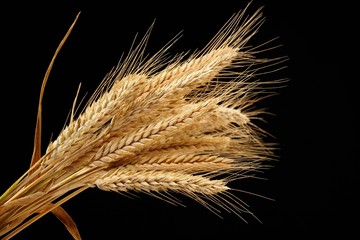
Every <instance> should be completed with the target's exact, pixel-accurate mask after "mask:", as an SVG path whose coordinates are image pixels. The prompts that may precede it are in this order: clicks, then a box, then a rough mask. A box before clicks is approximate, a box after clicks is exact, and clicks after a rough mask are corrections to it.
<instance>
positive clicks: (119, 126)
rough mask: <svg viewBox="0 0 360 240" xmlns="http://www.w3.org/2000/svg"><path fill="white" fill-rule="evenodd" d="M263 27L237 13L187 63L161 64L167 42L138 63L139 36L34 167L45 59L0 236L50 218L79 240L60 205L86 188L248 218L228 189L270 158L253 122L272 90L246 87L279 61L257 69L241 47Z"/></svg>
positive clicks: (180, 59)
mask: <svg viewBox="0 0 360 240" xmlns="http://www.w3.org/2000/svg"><path fill="white" fill-rule="evenodd" d="M263 21H264V17H263V16H262V12H261V9H259V10H257V11H255V13H253V14H252V15H247V9H245V10H242V11H240V12H239V13H237V14H234V15H233V16H232V17H231V18H230V19H229V21H228V22H227V23H226V24H225V25H224V27H223V28H222V29H220V31H219V32H218V34H217V35H216V36H215V37H214V38H213V39H212V40H211V41H210V42H209V44H208V45H206V46H205V47H204V48H203V49H202V50H200V51H196V52H194V53H192V54H191V55H190V56H188V57H187V58H186V54H184V53H181V54H179V55H177V56H175V57H173V58H172V59H169V58H166V57H165V55H166V54H167V50H168V48H169V47H171V45H172V44H173V43H174V41H175V40H177V37H175V38H174V41H171V42H169V44H168V45H166V46H165V47H164V48H162V49H160V51H159V52H158V53H156V54H155V55H154V56H152V57H150V58H145V57H144V51H145V46H146V43H147V39H148V38H149V32H148V33H146V34H145V36H144V38H143V39H142V40H141V41H140V43H139V45H138V47H135V48H134V50H132V51H130V52H129V55H128V56H127V57H126V58H125V59H124V61H123V62H122V63H120V64H119V65H118V66H117V67H116V68H115V69H114V71H112V72H111V73H109V75H108V76H107V77H106V78H105V79H104V80H103V81H102V82H101V83H100V84H99V88H98V89H97V91H96V92H95V93H94V94H93V96H92V97H91V98H90V100H89V102H88V104H87V105H86V107H85V109H84V110H83V111H82V112H81V113H79V115H78V116H75V114H74V112H75V111H74V109H75V107H73V109H72V111H71V118H70V121H69V124H68V125H67V126H66V127H65V128H64V129H63V131H62V132H61V133H60V134H59V136H58V137H57V139H55V140H54V141H53V142H51V143H50V144H49V146H48V148H47V150H46V153H45V154H44V155H43V156H41V157H40V156H39V153H40V152H39V147H40V143H41V142H40V137H41V136H40V133H41V102H42V101H41V100H42V94H43V91H44V87H45V83H46V81H47V79H48V75H49V71H50V70H51V66H52V65H53V62H54V59H55V56H56V54H55V55H54V58H53V60H52V62H51V64H50V66H49V69H48V71H47V74H46V76H45V78H44V84H43V86H42V92H41V96H40V102H39V113H38V120H37V127H36V137H35V146H34V154H33V158H32V163H31V167H30V169H29V170H28V171H27V172H26V173H25V174H24V175H23V176H22V177H21V178H20V179H19V180H18V181H16V182H15V183H14V184H13V185H12V186H11V187H10V188H9V189H8V190H7V191H6V192H5V193H4V194H3V195H2V196H1V197H0V236H4V239H10V238H11V237H13V236H15V235H16V234H17V233H19V232H20V231H21V230H23V229H24V228H26V227H28V226H29V225H31V224H32V223H33V222H35V221H36V220H38V219H39V218H41V217H42V216H44V215H45V214H46V213H48V212H52V213H53V214H55V215H56V216H57V217H58V218H59V219H60V220H61V221H62V222H63V223H64V225H65V226H66V227H67V229H68V230H69V232H70V233H71V234H72V236H73V237H74V238H75V239H80V234H79V232H78V230H77V228H76V225H75V223H74V222H73V221H72V219H71V218H70V216H69V215H68V214H67V213H66V212H65V210H64V209H62V208H61V204H63V203H64V202H66V201H68V200H69V199H71V198H72V197H74V196H76V195H77V194H79V193H80V192H82V191H84V190H86V189H87V188H90V187H98V188H99V189H101V190H106V191H109V190H111V191H116V192H124V193H127V192H142V193H147V194H150V195H152V196H157V197H160V198H161V199H163V200H166V201H168V200H169V199H171V196H172V193H174V192H175V193H181V194H184V195H186V196H188V197H190V198H192V199H194V200H195V201H198V202H199V203H200V204H202V205H204V206H205V207H207V208H208V209H209V210H211V211H213V212H214V213H215V214H219V212H218V211H219V209H218V208H220V209H224V210H226V211H230V212H233V213H235V214H237V215H238V216H239V217H240V218H243V216H242V215H243V213H250V214H251V215H252V213H251V212H250V211H249V210H248V209H247V207H246V206H245V205H244V204H243V203H242V201H241V200H240V199H239V198H237V197H236V196H235V195H234V194H233V193H231V192H230V191H231V190H237V189H231V188H230V187H229V186H228V183H229V182H231V181H235V180H239V179H241V178H246V177H253V176H254V174H256V171H258V170H260V169H263V168H265V167H266V166H267V165H268V163H267V161H268V160H271V159H272V158H274V154H273V143H268V142H265V141H264V138H263V137H264V136H266V134H267V133H266V131H264V130H262V129H260V128H259V127H257V126H256V123H255V122H254V119H256V118H261V114H262V113H263V112H264V111H263V110H261V109H257V108H256V103H257V102H258V101H260V100H261V99H263V98H264V97H267V96H269V95H271V94H272V92H271V91H273V88H272V87H273V84H275V85H278V84H279V83H281V81H275V80H274V81H272V82H261V81H258V80H257V79H256V77H257V76H258V75H259V74H264V72H263V70H264V69H266V67H273V66H274V65H276V64H278V63H281V62H282V58H276V59H258V58H257V53H258V52H261V51H265V50H266V49H263V50H260V47H248V46H247V43H248V41H249V40H250V39H251V38H252V37H253V36H254V35H255V34H256V32H257V31H258V30H259V28H260V26H261V24H262V23H263ZM74 23H75V22H74ZM73 25H74V24H73ZM73 25H72V27H73ZM72 27H71V28H70V30H69V32H68V33H67V35H66V36H65V38H64V40H63V41H62V43H61V44H60V46H59V48H58V49H57V51H56V53H57V52H58V51H59V49H60V47H61V46H62V44H63V43H64V41H65V40H66V38H67V36H68V35H69V33H70V31H71V29H72ZM269 86H271V87H270V88H269V89H270V90H271V91H267V87H269ZM74 103H75V101H74ZM74 105H75V104H74ZM239 191H240V190H239ZM165 196H166V197H165ZM170 201H173V202H176V200H174V199H173V200H170Z"/></svg>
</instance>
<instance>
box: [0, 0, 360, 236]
mask: <svg viewBox="0 0 360 240" xmlns="http://www.w3.org/2000/svg"><path fill="white" fill-rule="evenodd" d="M246 4H247V1H241V0H239V1H226V0H224V1H215V2H210V1H208V2H195V1H190V2H184V1H168V2H165V3H159V2H155V1H148V2H145V3H142V2H138V1H126V2H125V1H123V2H121V1H112V2H111V1H93V2H92V3H87V1H49V2H48V3H46V2H44V3H37V2H36V1H28V2H25V1H24V2H22V3H21V2H20V3H14V4H12V5H7V6H6V5H2V7H1V11H2V14H1V78H2V79H1V90H2V91H1V92H2V94H1V102H2V109H1V110H2V111H1V112H2V114H1V121H2V138H3V139H2V142H1V143H2V144H1V145H2V153H3V154H2V157H1V160H0V161H1V164H0V191H1V192H3V191H5V189H6V188H7V187H8V186H9V185H10V184H11V183H12V182H14V181H15V180H16V179H17V178H18V177H19V176H20V175H21V174H22V173H23V172H25V171H26V170H27V168H28V165H29V163H30V157H31V154H32V143H33V142H32V141H33V132H34V127H35V119H36V110H37V103H38V95H39V90H40V85H41V81H42V78H43V75H44V73H45V70H46V68H47V65H48V63H49V61H50V59H51V57H52V54H53V52H54V50H55V49H56V47H57V45H58V43H59V42H60V40H61V39H62V37H63V35H64V34H65V32H66V31H67V29H68V27H69V26H70V24H71V23H72V21H73V20H74V18H75V16H76V14H77V13H78V12H79V11H81V15H80V18H79V20H78V23H77V24H76V26H75V29H74V30H73V32H72V34H71V36H70V38H69V39H68V40H67V42H66V44H65V46H64V47H63V49H62V51H61V53H60V54H59V56H58V58H57V60H56V63H55V66H54V68H53V71H52V73H51V75H50V79H49V83H48V85H47V88H46V92H45V96H44V126H43V131H44V132H43V140H44V143H45V145H46V143H47V142H48V140H49V139H50V138H51V134H53V136H57V134H58V133H59V131H60V130H61V128H62V127H63V125H64V123H65V120H66V116H67V114H68V112H69V109H70V108H71V105H72V101H73V98H74V96H75V93H76V89H77V85H78V84H79V83H80V82H81V83H82V91H81V96H83V95H84V94H85V92H86V91H88V95H87V96H90V94H91V93H92V91H93V90H95V88H96V87H97V85H98V84H99V83H100V81H101V80H102V79H103V77H104V76H105V74H106V73H107V72H108V71H109V70H110V69H111V68H112V67H113V66H115V65H116V64H117V62H118V60H119V58H120V55H121V54H122V53H123V52H126V51H127V50H128V49H129V47H130V45H131V42H132V40H133V38H134V36H135V34H136V33H139V36H142V35H143V34H144V33H145V32H146V30H147V29H148V27H149V26H150V25H151V23H152V22H153V21H154V20H155V19H156V20H155V27H154V29H153V31H152V35H151V37H150V41H149V45H148V48H147V52H148V53H149V54H151V53H154V52H156V51H157V50H158V49H159V48H160V47H162V46H163V45H164V44H165V43H167V42H168V41H169V40H170V39H171V38H172V37H173V36H175V35H176V34H177V33H179V32H180V31H183V37H182V38H181V39H180V41H178V42H177V43H176V44H175V45H174V47H173V48H172V49H171V50H170V52H171V53H172V54H176V53H178V52H182V51H187V50H195V49H197V48H201V47H202V46H204V44H206V43H207V41H208V40H210V39H211V37H212V36H213V35H214V34H215V33H216V32H217V30H218V29H219V28H220V27H221V26H222V25H223V24H224V23H225V21H226V20H227V19H228V18H229V17H230V16H231V15H232V14H233V13H236V12H237V11H238V10H240V9H242V8H244V7H245V5H246ZM262 5H264V6H265V7H264V14H265V16H266V22H265V24H264V25H263V26H262V28H261V30H260V32H259V34H258V35H256V36H255V39H254V43H257V42H259V43H261V42H264V41H267V40H270V39H272V38H274V37H279V39H278V40H277V41H276V43H280V44H282V45H283V46H282V47H281V48H279V49H278V50H277V52H275V54H276V55H279V56H283V55H287V56H288V57H289V61H288V62H286V64H284V65H286V66H287V68H286V69H285V70H283V71H282V72H280V73H277V74H275V75H274V77H287V78H289V79H290V81H289V82H288V84H287V87H285V88H282V89H280V90H279V93H280V94H279V95H278V96H275V97H273V98H271V99H268V100H267V101H266V102H265V104H264V105H266V106H267V107H268V108H269V110H270V111H271V112H273V113H275V116H269V117H267V121H268V123H267V124H266V125H265V128H266V130H268V131H269V132H271V133H272V134H273V135H275V136H276V141H277V142H278V143H279V144H280V147H281V150H280V152H279V161H278V162H275V163H274V168H273V169H270V170H269V171H268V172H266V173H264V174H263V175H262V176H263V177H265V178H267V180H253V181H244V182H242V181H239V182H236V183H234V186H235V187H238V188H240V189H244V190H249V191H252V192H256V193H259V194H262V195H265V196H268V197H271V198H274V199H275V201H269V200H265V199H261V198H257V197H252V196H247V195H239V197H241V198H242V199H244V200H245V201H246V202H247V203H248V204H249V205H250V209H251V210H252V211H253V212H254V214H255V215H256V216H257V217H258V218H259V219H260V220H261V221H262V223H259V222H257V221H256V220H255V219H254V218H252V217H251V216H245V218H246V220H248V223H244V222H243V221H242V220H241V219H239V218H238V217H236V216H235V215H234V214H228V213H223V214H222V216H223V219H221V218H219V217H217V216H215V215H214V214H212V213H211V212H209V211H208V210H206V209H205V208H203V207H202V206H201V205H199V204H197V203H196V202H193V201H192V200H189V199H186V198H182V197H181V196H179V197H180V198H181V199H182V200H183V201H184V203H185V204H186V207H185V208H184V207H180V206H177V207H175V206H172V205H170V204H167V203H165V202H163V201H160V200H157V199H155V198H151V197H148V196H146V195H142V194H141V195H139V198H135V199H129V198H126V197H124V196H121V195H119V194H116V193H111V192H103V191H100V190H97V189H90V190H87V191H85V192H83V193H81V194H80V195H78V196H76V197H75V198H73V199H71V200H70V201H69V202H67V203H66V204H64V205H63V207H64V208H65V209H66V210H67V211H68V212H69V214H70V215H71V216H72V217H73V219H74V220H75V222H76V223H77V225H78V227H79V230H80V233H81V234H82V237H83V239H125V238H128V237H139V238H140V237H149V238H151V239H152V238H157V239H169V238H173V237H181V238H187V239H192V238H194V239H195V238H199V237H202V238H218V239H220V238H221V239H227V238H230V237H231V238H232V239H246V238H250V237H252V238H254V237H257V236H266V237H281V236H282V237H286V238H288V239H294V238H297V237H315V236H322V237H327V236H335V235H339V236H341V237H342V239H348V238H349V236H353V238H356V237H355V236H356V235H359V234H358V233H357V231H356V230H357V229H356V227H357V226H358V225H359V220H358V216H359V207H358V200H359V198H358V197H357V196H356V193H357V192H358V189H359V186H358V184H356V183H355V182H356V181H358V180H359V175H358V171H359V163H358V156H357V155H356V154H357V153H356V150H358V148H359V141H358V134H359V129H358V125H357V124H358V121H359V117H358V116H357V114H358V111H359V108H358V105H356V104H355V100H356V99H357V91H356V88H355V83H356V81H357V80H358V77H357V76H356V75H351V74H350V72H351V69H354V68H353V67H352V66H351V65H352V64H351V63H355V62H356V61H357V59H356V55H355V48H354V45H352V43H353V42H354V40H353V39H354V38H353V35H354V32H356V31H357V28H356V27H354V26H353V24H354V21H355V18H356V15H354V14H352V11H351V10H352V9H353V8H352V7H351V6H348V5H346V4H345V3H342V4H341V5H340V4H335V3H330V2H328V1H324V3H323V4H321V3H319V2H318V3H317V4H314V3H312V2H311V1H310V3H307V2H306V1H279V0H278V1H253V3H252V6H251V8H250V12H251V11H254V10H255V9H257V8H258V7H260V6H262ZM353 57H354V58H353ZM356 70H357V69H356V68H355V71H356ZM44 147H45V146H44ZM4 153H5V154H4ZM14 239H71V237H70V235H69V234H68V233H67V231H66V230H65V228H64V227H63V226H62V224H61V223H60V222H58V221H57V219H56V218H55V217H54V216H52V215H51V214H48V215H46V216H45V217H43V218H42V219H40V220H39V221H37V222H36V223H34V224H33V225H31V226H30V227H29V228H27V229H26V230H24V231H23V232H21V233H20V234H18V235H17V236H16V237H14Z"/></svg>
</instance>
